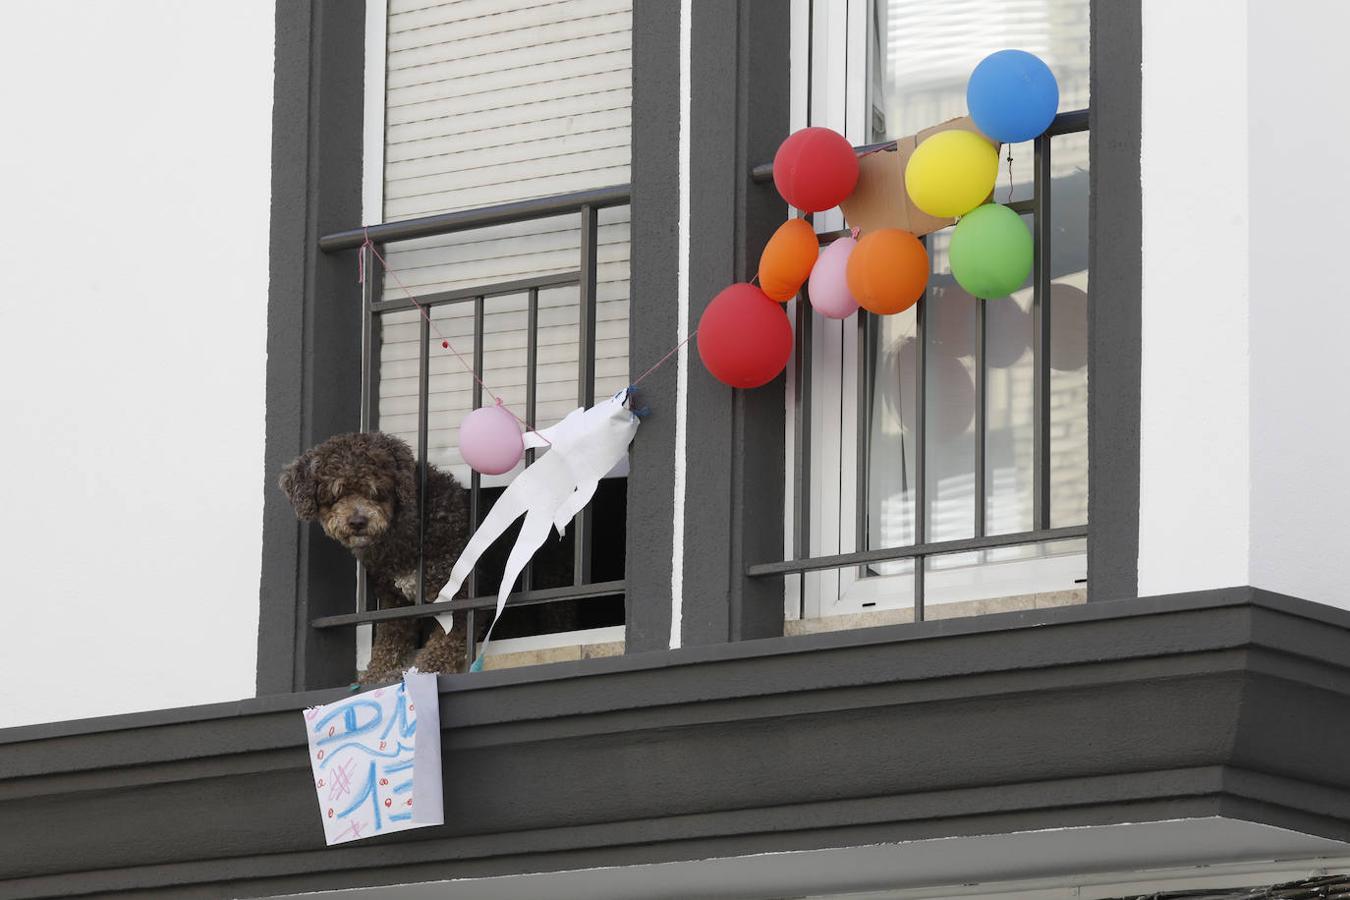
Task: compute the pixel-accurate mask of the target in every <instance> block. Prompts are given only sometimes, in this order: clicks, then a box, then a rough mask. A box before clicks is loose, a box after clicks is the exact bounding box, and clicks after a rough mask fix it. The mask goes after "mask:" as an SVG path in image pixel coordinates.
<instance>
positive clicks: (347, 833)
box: [304, 669, 445, 847]
mask: <svg viewBox="0 0 1350 900" xmlns="http://www.w3.org/2000/svg"><path fill="white" fill-rule="evenodd" d="M304 716H305V731H306V733H307V734H308V736H309V762H310V769H311V771H312V772H313V775H314V791H315V793H316V795H317V796H318V799H319V815H320V817H321V818H322V821H323V836H324V840H325V841H326V842H327V843H328V845H329V846H330V847H331V846H332V845H333V844H345V843H347V842H348V841H354V840H357V839H359V838H368V837H374V836H375V835H377V834H389V833H390V832H393V831H406V830H408V829H409V828H422V827H424V826H427V825H440V824H442V823H444V821H445V813H444V809H443V806H442V797H441V723H440V709H439V704H438V700H437V693H436V676H435V675H433V674H431V673H429V672H428V673H423V672H418V671H417V670H416V669H410V670H408V671H407V672H406V673H404V675H403V681H402V682H401V683H400V684H391V685H389V686H388V687H382V688H376V689H375V690H373V691H366V692H365V693H361V694H356V695H353V696H351V697H346V698H344V699H342V700H338V701H336V702H334V703H327V704H324V705H323V706H315V707H311V708H310V709H307V710H305V713H304Z"/></svg>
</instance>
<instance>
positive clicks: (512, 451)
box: [459, 406, 525, 475]
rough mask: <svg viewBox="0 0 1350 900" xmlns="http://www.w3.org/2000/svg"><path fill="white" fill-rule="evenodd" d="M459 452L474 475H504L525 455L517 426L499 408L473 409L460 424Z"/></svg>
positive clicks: (514, 421) (517, 424)
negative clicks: (475, 473)
mask: <svg viewBox="0 0 1350 900" xmlns="http://www.w3.org/2000/svg"><path fill="white" fill-rule="evenodd" d="M459 452H460V454H461V455H463V457H464V461H465V462H466V463H468V464H469V466H470V468H472V469H473V470H474V471H475V472H480V473H482V474H484V475H503V474H505V473H507V472H509V471H511V470H512V469H514V468H515V467H516V463H518V462H520V458H521V457H522V456H524V455H525V442H524V440H523V439H522V438H521V436H520V423H518V422H517V421H516V419H515V417H514V416H512V415H511V414H510V413H509V412H507V411H506V410H504V409H502V408H501V407H500V406H484V407H480V408H479V409H475V410H474V411H473V412H471V413H469V414H468V415H467V416H465V417H464V421H463V422H460V423H459Z"/></svg>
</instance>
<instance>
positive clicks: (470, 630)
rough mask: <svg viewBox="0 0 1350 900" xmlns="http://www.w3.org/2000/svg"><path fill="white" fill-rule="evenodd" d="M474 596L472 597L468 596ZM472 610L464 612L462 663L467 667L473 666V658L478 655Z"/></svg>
mask: <svg viewBox="0 0 1350 900" xmlns="http://www.w3.org/2000/svg"><path fill="white" fill-rule="evenodd" d="M470 596H474V595H472V594H471V595H470ZM474 624H475V623H474V610H472V609H466V610H465V611H464V661H465V663H466V664H467V665H473V658H474V657H475V656H477V655H478V636H477V635H476V634H474Z"/></svg>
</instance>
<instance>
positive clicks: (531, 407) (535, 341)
mask: <svg viewBox="0 0 1350 900" xmlns="http://www.w3.org/2000/svg"><path fill="white" fill-rule="evenodd" d="M538 375H539V288H530V292H529V304H528V307H527V312H526V314H525V421H526V422H528V423H529V425H530V427H531V428H535V427H537V426H536V424H535V421H534V417H535V413H536V411H537V410H536V407H537V405H538V402H539V401H538ZM534 456H535V452H534V448H533V447H531V448H529V449H528V450H526V451H525V465H526V466H529V465H531V464H533V463H534ZM520 577H521V588H520V589H521V590H522V591H529V590H531V589H532V588H533V587H534V561H533V560H531V561H529V562H527V563H525V571H524V572H523V573H522V574H521V576H520Z"/></svg>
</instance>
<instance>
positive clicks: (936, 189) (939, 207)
mask: <svg viewBox="0 0 1350 900" xmlns="http://www.w3.org/2000/svg"><path fill="white" fill-rule="evenodd" d="M997 178H998V151H997V150H995V149H994V147H993V145H992V144H990V143H989V142H988V141H987V140H985V139H984V138H982V137H980V136H979V135H978V134H975V133H974V132H972V131H962V130H960V129H952V130H950V131H939V132H938V133H937V134H935V135H933V136H932V137H929V138H928V139H926V140H925V141H924V142H923V143H922V144H920V145H919V146H918V147H917V148H916V149H915V151H914V154H913V155H912V156H910V158H909V165H908V166H906V167H905V190H906V191H908V192H909V199H911V200H913V201H914V205H915V206H917V207H918V208H919V209H921V210H923V211H924V212H926V213H928V214H929V215H930V216H940V217H942V218H947V217H949V216H963V215H965V214H966V213H968V212H970V211H971V210H972V209H974V208H975V207H977V206H979V205H980V204H981V203H983V202H984V201H985V199H986V198H987V197H988V196H989V192H990V191H992V190H993V189H994V181H995V180H996V179H997Z"/></svg>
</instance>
